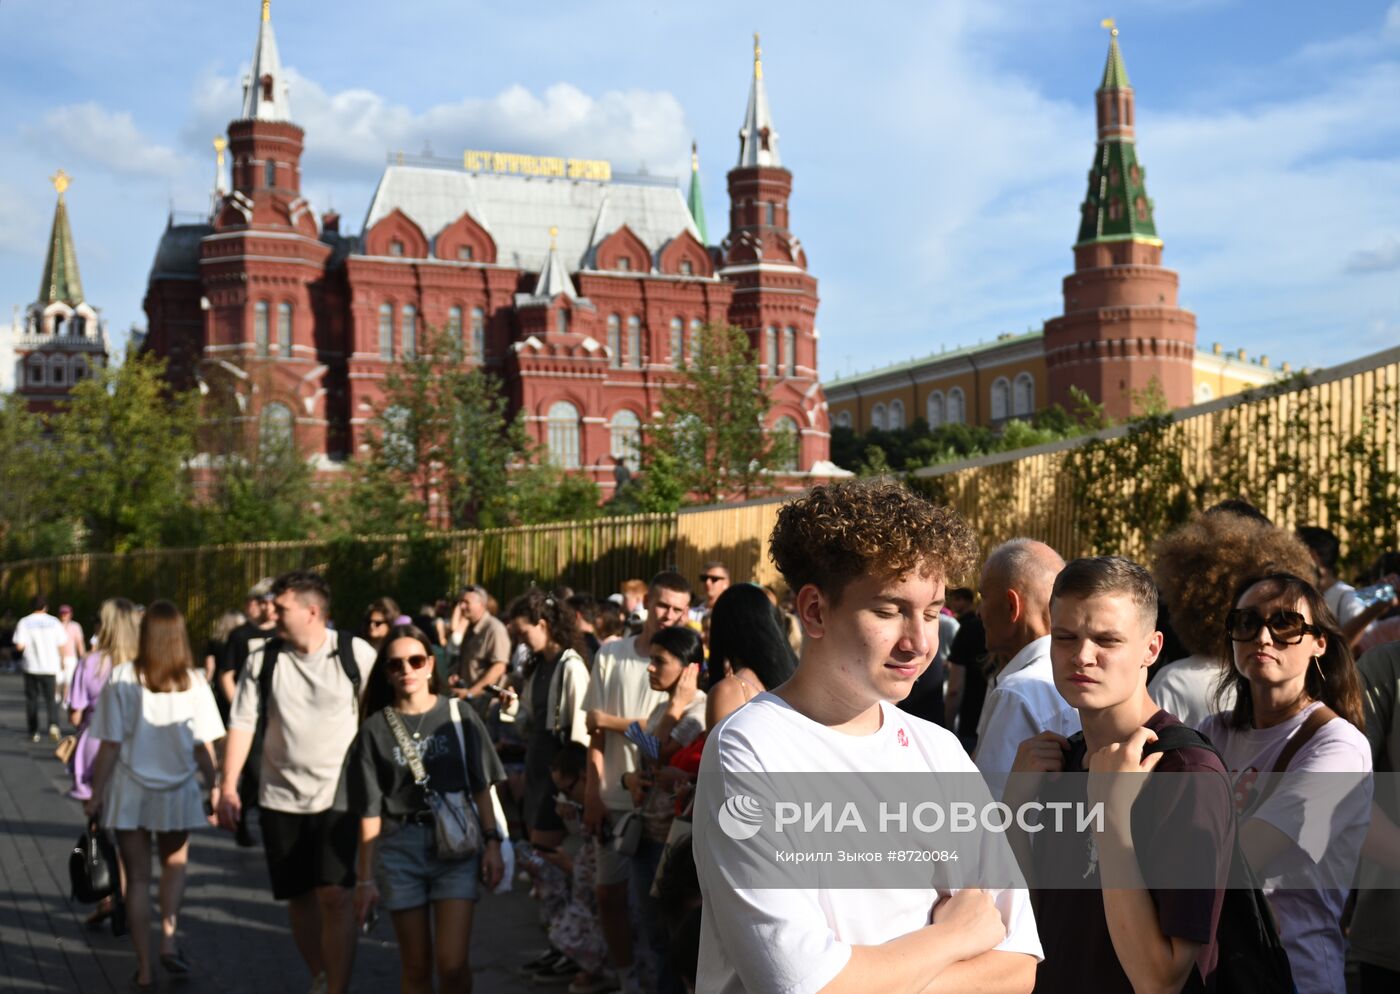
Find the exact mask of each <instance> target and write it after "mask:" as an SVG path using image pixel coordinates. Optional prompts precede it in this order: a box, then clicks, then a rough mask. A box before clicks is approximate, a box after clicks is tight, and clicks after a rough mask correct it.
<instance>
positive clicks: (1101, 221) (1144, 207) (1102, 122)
mask: <svg viewBox="0 0 1400 994" xmlns="http://www.w3.org/2000/svg"><path fill="white" fill-rule="evenodd" d="M1104 26H1105V27H1113V25H1112V22H1105V24H1104ZM1097 97H1098V126H1099V128H1098V130H1099V142H1098V145H1097V146H1096V147H1095V149H1094V164H1093V167H1092V168H1091V169H1090V170H1089V192H1088V195H1087V196H1086V197H1085V198H1084V205H1083V217H1082V218H1081V220H1080V224H1079V237H1078V239H1076V241H1077V242H1078V243H1079V244H1081V245H1082V244H1084V243H1086V242H1109V241H1126V240H1135V241H1147V242H1159V239H1158V237H1157V226H1156V224H1155V222H1154V221H1153V218H1152V200H1151V199H1150V198H1149V197H1148V196H1147V170H1146V169H1145V168H1143V166H1142V164H1141V163H1140V162H1138V156H1137V145H1136V143H1135V142H1134V140H1133V124H1132V120H1133V102H1134V95H1133V89H1132V87H1131V86H1129V85H1128V70H1127V69H1126V68H1125V67H1124V65H1123V53H1122V52H1121V51H1120V50H1119V48H1118V29H1117V28H1113V36H1112V38H1111V39H1110V40H1109V44H1108V63H1107V64H1106V65H1105V66H1104V72H1103V85H1101V86H1100V87H1099V89H1098V94H1097Z"/></svg>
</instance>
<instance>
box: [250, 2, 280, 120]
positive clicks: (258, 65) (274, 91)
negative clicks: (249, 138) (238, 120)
mask: <svg viewBox="0 0 1400 994" xmlns="http://www.w3.org/2000/svg"><path fill="white" fill-rule="evenodd" d="M287 94H288V87H287V80H286V77H285V76H284V75H283V74H282V59H281V58H280V57H279V56H278V54H277V39H276V37H274V35H273V33H272V3H271V0H262V20H260V21H259V22H258V41H257V45H256V46H254V48H253V65H252V68H251V69H250V70H249V72H248V75H247V76H245V77H244V78H243V120H245V121H252V120H258V121H290V120H291V119H292V108H291V102H290V100H289V99H288V95H287Z"/></svg>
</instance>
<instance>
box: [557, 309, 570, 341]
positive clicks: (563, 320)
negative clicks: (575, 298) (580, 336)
mask: <svg viewBox="0 0 1400 994" xmlns="http://www.w3.org/2000/svg"><path fill="white" fill-rule="evenodd" d="M554 330H555V331H556V332H558V333H559V334H561V335H567V334H568V333H569V312H568V311H567V310H566V309H565V308H563V307H561V308H559V310H557V311H555V312H554Z"/></svg>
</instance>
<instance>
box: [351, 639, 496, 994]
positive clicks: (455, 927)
mask: <svg viewBox="0 0 1400 994" xmlns="http://www.w3.org/2000/svg"><path fill="white" fill-rule="evenodd" d="M363 714H364V716H365V717H364V721H363V723H362V724H361V726H360V731H359V734H358V735H357V736H356V738H355V742H354V744H353V745H352V746H351V749H350V756H349V761H348V764H347V767H346V777H347V786H348V788H349V797H350V808H351V810H352V811H353V812H355V813H356V814H358V815H359V817H360V848H359V854H358V856H357V860H356V883H355V915H356V919H357V920H358V921H359V922H360V925H361V927H362V928H365V929H366V930H367V929H368V928H369V927H371V925H372V923H373V916H374V913H375V909H376V908H378V907H380V906H381V905H382V907H383V908H384V909H385V910H387V911H389V912H390V917H391V918H392V920H393V925H394V934H395V936H396V938H397V939H398V944H399V962H400V978H401V990H403V991H405V992H410V994H412V992H431V991H432V990H433V973H434V966H435V965H436V973H437V978H438V985H439V986H438V989H439V990H441V991H444V992H447V991H467V990H470V989H471V966H470V962H469V958H468V952H469V950H470V948H471V929H472V916H473V912H474V909H475V906H476V902H477V900H478V899H479V897H480V896H481V884H482V883H484V884H485V885H486V887H487V889H488V890H490V889H494V888H495V887H496V885H497V884H498V883H499V882H500V880H501V876H502V874H503V872H504V865H503V862H502V858H501V842H502V837H501V833H500V830H499V829H498V828H497V824H496V816H495V812H494V809H493V805H492V799H491V785H492V784H493V783H498V782H500V781H502V780H504V779H505V771H504V770H503V769H502V767H501V763H500V760H499V759H498V758H497V757H496V752H495V750H494V749H493V748H492V747H491V740H490V737H489V735H488V734H487V732H486V726H485V725H483V724H482V722H481V719H480V718H479V717H478V716H477V714H476V712H475V711H474V710H472V709H471V708H469V707H462V706H461V704H460V702H459V701H457V700H455V699H453V698H451V697H448V696H440V695H439V681H438V674H437V667H436V660H435V658H434V656H433V648H432V642H431V641H430V640H429V639H428V637H427V635H425V634H424V633H423V632H421V631H420V630H419V629H417V628H415V627H414V626H412V625H396V626H394V627H393V628H391V629H390V630H389V634H388V635H387V636H386V637H385V639H384V641H383V642H382V643H381V645H380V648H379V658H378V659H377V660H376V661H375V664H374V669H373V670H372V671H371V672H370V676H369V680H368V682H367V684H366V687H365V701H364V711H363ZM430 906H431V915H430V913H429V908H430Z"/></svg>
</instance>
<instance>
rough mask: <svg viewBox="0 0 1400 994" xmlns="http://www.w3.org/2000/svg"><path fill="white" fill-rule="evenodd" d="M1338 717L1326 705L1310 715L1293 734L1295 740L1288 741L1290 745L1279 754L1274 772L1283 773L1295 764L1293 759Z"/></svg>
mask: <svg viewBox="0 0 1400 994" xmlns="http://www.w3.org/2000/svg"><path fill="white" fill-rule="evenodd" d="M1335 717H1337V712H1335V711H1333V710H1332V709H1331V708H1329V707H1328V706H1327V705H1326V704H1324V705H1322V707H1320V708H1318V709H1317V710H1316V711H1314V712H1313V713H1312V714H1310V715H1308V718H1307V720H1306V721H1304V722H1303V724H1302V726H1301V727H1300V728H1299V729H1298V730H1297V731H1296V732H1294V733H1293V738H1291V739H1289V740H1288V744H1287V745H1286V746H1284V747H1283V752H1281V753H1279V754H1278V760H1277V762H1275V763H1274V768H1273V772H1274V773H1282V772H1283V771H1284V770H1286V769H1288V764H1289V763H1291V762H1293V757H1294V756H1296V755H1298V753H1299V751H1300V750H1301V749H1302V748H1303V746H1305V745H1307V744H1308V743H1309V742H1311V741H1312V737H1313V736H1314V735H1316V734H1317V730H1318V729H1319V728H1321V727H1322V726H1323V725H1325V724H1327V723H1328V722H1329V721H1331V720H1332V719H1333V718H1335Z"/></svg>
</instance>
